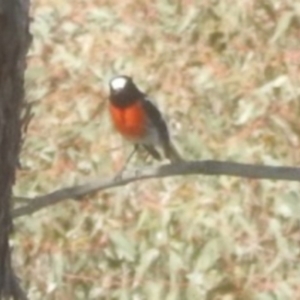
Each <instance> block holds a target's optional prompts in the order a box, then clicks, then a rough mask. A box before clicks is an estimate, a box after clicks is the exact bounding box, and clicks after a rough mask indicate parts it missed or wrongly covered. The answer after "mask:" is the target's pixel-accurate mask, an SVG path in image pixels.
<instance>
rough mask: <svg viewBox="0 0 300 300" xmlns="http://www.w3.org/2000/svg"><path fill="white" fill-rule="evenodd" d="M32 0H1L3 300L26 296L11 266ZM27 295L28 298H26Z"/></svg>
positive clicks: (0, 262)
mask: <svg viewBox="0 0 300 300" xmlns="http://www.w3.org/2000/svg"><path fill="white" fill-rule="evenodd" d="M28 9H29V0H0V299H4V298H9V297H13V298H14V299H25V298H26V297H25V296H24V295H23V293H22V291H21V290H20V288H19V282H18V280H17V278H16V276H15V275H14V272H13V269H12V266H11V255H10V252H11V251H10V248H9V235H10V233H11V231H12V219H11V206H12V204H11V194H12V187H13V185H14V182H15V171H16V168H17V165H18V159H19V151H20V145H21V130H22V121H21V111H22V108H23V105H24V87H23V83H24V70H25V66H26V60H25V58H26V53H27V50H28V46H29V41H30V36H29V32H28V26H29V16H28V14H29V11H28ZM24 297H25V298H24Z"/></svg>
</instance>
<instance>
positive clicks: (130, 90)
mask: <svg viewBox="0 0 300 300" xmlns="http://www.w3.org/2000/svg"><path fill="white" fill-rule="evenodd" d="M109 88H110V97H109V99H110V101H111V102H112V103H113V104H114V105H117V106H119V107H126V106H129V105H131V104H132V103H134V102H136V101H139V100H140V99H141V97H143V95H144V94H143V93H142V92H141V91H140V90H139V89H138V88H137V87H136V85H135V84H134V82H133V80H132V78H131V77H129V76H126V75H118V76H116V77H114V78H112V79H111V80H110V82H109Z"/></svg>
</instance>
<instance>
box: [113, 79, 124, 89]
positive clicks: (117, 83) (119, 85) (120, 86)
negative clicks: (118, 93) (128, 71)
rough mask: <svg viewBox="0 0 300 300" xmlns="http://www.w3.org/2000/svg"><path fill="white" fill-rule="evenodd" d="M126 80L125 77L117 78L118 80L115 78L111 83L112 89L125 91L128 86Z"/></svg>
mask: <svg viewBox="0 0 300 300" xmlns="http://www.w3.org/2000/svg"><path fill="white" fill-rule="evenodd" d="M126 82H127V80H126V78H124V77H117V78H114V79H113V80H112V81H111V87H112V88H113V89H114V90H119V89H123V88H124V87H125V85H126Z"/></svg>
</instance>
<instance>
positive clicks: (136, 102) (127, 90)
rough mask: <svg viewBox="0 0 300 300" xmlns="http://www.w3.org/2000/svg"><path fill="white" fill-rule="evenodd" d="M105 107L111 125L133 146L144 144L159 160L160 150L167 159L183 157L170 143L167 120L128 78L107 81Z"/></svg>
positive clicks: (123, 76) (176, 159)
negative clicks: (107, 99) (159, 149)
mask: <svg viewBox="0 0 300 300" xmlns="http://www.w3.org/2000/svg"><path fill="white" fill-rule="evenodd" d="M109 87H110V96H109V111H110V115H111V119H112V122H113V125H114V127H115V129H116V130H117V131H118V132H119V133H120V134H121V135H122V136H123V137H124V138H125V139H127V140H129V141H131V142H132V143H133V144H134V146H135V150H136V149H137V148H138V147H142V148H144V149H145V150H146V151H147V152H148V153H149V154H150V155H151V156H152V157H154V158H155V159H157V160H161V159H162V156H161V153H160V152H159V151H158V150H157V149H156V147H157V146H158V147H159V148H161V149H162V151H163V154H164V156H165V157H166V158H168V159H169V160H170V161H171V162H178V161H182V160H183V159H182V158H181V156H180V155H179V153H178V152H177V150H176V149H175V147H174V146H173V144H172V143H171V139H170V135H169V131H168V128H167V124H166V122H165V120H164V118H163V117H162V114H161V113H160V111H159V109H158V108H157V107H156V106H155V104H154V103H153V102H152V101H151V100H150V99H149V98H148V96H147V95H146V94H145V93H143V92H141V91H140V90H139V89H138V88H137V86H136V85H135V83H134V82H133V80H132V78H131V77H129V76H125V75H119V76H116V77H114V78H112V79H111V81H110V83H109Z"/></svg>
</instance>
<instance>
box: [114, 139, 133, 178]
mask: <svg viewBox="0 0 300 300" xmlns="http://www.w3.org/2000/svg"><path fill="white" fill-rule="evenodd" d="M138 147H139V146H138V145H134V147H133V150H132V151H131V153H130V154H129V156H128V157H127V159H126V161H125V163H124V165H123V167H122V169H121V170H120V171H118V173H117V174H116V176H115V179H116V180H117V179H121V177H122V174H123V172H124V171H125V169H126V167H127V165H128V164H129V162H130V160H131V159H132V157H133V155H134V154H135V152H137V150H138Z"/></svg>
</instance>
